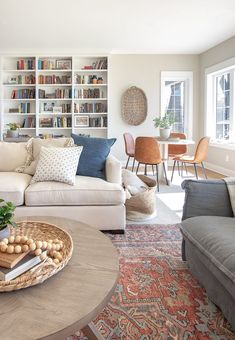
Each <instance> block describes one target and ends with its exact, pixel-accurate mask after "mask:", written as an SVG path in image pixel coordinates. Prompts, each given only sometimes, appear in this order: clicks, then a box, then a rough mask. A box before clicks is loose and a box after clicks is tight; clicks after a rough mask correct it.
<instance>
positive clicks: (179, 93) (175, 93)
mask: <svg viewBox="0 0 235 340" xmlns="http://www.w3.org/2000/svg"><path fill="white" fill-rule="evenodd" d="M164 93H165V98H164V101H165V113H166V112H167V113H173V114H174V117H175V121H176V122H175V124H174V125H173V130H174V131H175V132H184V125H185V103H184V97H185V81H165V91H164Z"/></svg>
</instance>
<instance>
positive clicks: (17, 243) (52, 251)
mask: <svg viewBox="0 0 235 340" xmlns="http://www.w3.org/2000/svg"><path fill="white" fill-rule="evenodd" d="M62 248H63V242H62V241H60V240H58V239H55V240H48V241H40V240H37V241H34V240H33V239H28V237H27V236H20V235H17V236H13V235H11V236H10V237H8V238H4V239H3V240H2V241H1V242H0V252H2V253H8V254H20V253H25V252H27V251H29V250H30V251H32V252H34V254H35V255H36V256H40V258H41V260H42V261H44V260H46V259H47V256H50V258H48V262H52V261H53V262H54V263H55V264H59V263H60V262H61V261H62V259H63V257H62V255H61V253H60V250H61V249H62ZM45 250H47V253H46V254H45V253H43V251H45Z"/></svg>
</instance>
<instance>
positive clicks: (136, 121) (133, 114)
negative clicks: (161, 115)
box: [122, 86, 148, 125]
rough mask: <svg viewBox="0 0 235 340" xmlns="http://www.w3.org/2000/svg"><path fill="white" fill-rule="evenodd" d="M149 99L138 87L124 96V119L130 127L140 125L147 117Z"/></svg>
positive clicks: (130, 89) (132, 88)
mask: <svg viewBox="0 0 235 340" xmlns="http://www.w3.org/2000/svg"><path fill="white" fill-rule="evenodd" d="M147 110H148V105H147V98H146V95H145V93H144V91H143V90H141V89H140V88H138V87H136V86H132V87H130V88H129V89H127V90H126V91H125V92H124V94H123V95H122V118H123V120H124V121H125V122H126V123H127V124H129V125H140V124H141V123H143V122H144V121H145V119H146V117H147Z"/></svg>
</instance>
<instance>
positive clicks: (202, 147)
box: [171, 137, 210, 181]
mask: <svg viewBox="0 0 235 340" xmlns="http://www.w3.org/2000/svg"><path fill="white" fill-rule="evenodd" d="M209 142H210V137H203V138H201V139H200V141H199V142H198V145H197V149H196V152H195V154H194V156H190V155H183V156H177V157H174V158H173V160H174V164H173V169H172V175H171V181H172V180H173V176H174V171H175V165H176V162H183V163H185V164H192V165H193V166H194V171H195V175H196V178H197V179H198V173H197V165H198V164H201V165H202V170H203V173H204V176H205V178H206V179H207V174H206V170H205V167H204V164H203V162H204V160H205V159H206V157H207V153H208V147H209Z"/></svg>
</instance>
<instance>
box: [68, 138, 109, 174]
mask: <svg viewBox="0 0 235 340" xmlns="http://www.w3.org/2000/svg"><path fill="white" fill-rule="evenodd" d="M71 137H72V138H73V140H74V143H75V144H76V145H81V146H83V150H82V153H81V156H80V159H79V163H78V168H77V175H81V176H90V177H99V178H102V179H106V177H105V161H106V158H107V157H108V155H109V153H110V149H111V146H112V145H113V144H114V143H115V142H116V138H111V139H105V138H93V137H83V136H78V135H75V134H73V133H72V135H71Z"/></svg>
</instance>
